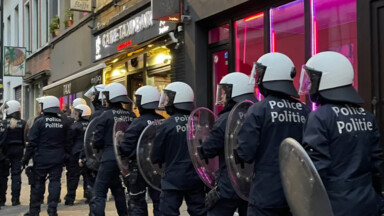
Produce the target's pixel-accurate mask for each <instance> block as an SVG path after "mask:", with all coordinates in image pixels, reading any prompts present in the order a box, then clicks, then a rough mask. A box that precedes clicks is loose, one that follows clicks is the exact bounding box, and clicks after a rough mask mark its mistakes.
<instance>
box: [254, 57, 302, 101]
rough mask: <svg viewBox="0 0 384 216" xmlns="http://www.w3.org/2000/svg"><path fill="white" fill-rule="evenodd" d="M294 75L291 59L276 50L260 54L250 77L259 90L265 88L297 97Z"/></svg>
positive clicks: (294, 70)
mask: <svg viewBox="0 0 384 216" xmlns="http://www.w3.org/2000/svg"><path fill="white" fill-rule="evenodd" d="M295 76H296V69H295V65H294V64H293V62H292V60H291V59H290V58H289V57H288V56H286V55H284V54H282V53H278V52H274V53H267V54H264V55H263V56H261V57H260V58H259V59H258V60H257V62H256V63H255V65H254V68H253V70H252V74H251V79H252V80H253V79H254V80H255V81H256V84H257V85H258V87H259V89H260V91H261V92H262V93H263V89H267V90H270V91H274V92H279V93H283V94H286V95H289V96H292V97H296V98H298V97H299V94H298V93H297V90H296V88H295V86H294V85H293V78H294V77H295Z"/></svg>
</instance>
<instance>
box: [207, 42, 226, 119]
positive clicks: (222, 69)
mask: <svg viewBox="0 0 384 216" xmlns="http://www.w3.org/2000/svg"><path fill="white" fill-rule="evenodd" d="M210 59H211V74H212V82H210V85H211V87H208V89H210V91H211V92H210V94H211V95H212V97H211V98H212V101H211V103H210V104H209V105H210V107H213V111H214V113H215V114H218V113H219V112H220V111H221V110H222V107H217V106H215V102H216V88H217V84H219V82H220V80H221V78H223V77H224V76H225V75H227V74H228V48H227V46H222V47H219V48H217V49H214V50H212V51H211V55H210Z"/></svg>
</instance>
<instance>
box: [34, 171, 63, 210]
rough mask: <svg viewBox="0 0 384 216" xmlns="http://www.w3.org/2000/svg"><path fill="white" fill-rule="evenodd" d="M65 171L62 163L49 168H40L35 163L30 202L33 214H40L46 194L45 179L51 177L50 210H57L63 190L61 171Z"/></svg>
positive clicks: (49, 190) (49, 189)
mask: <svg viewBox="0 0 384 216" xmlns="http://www.w3.org/2000/svg"><path fill="white" fill-rule="evenodd" d="M62 171H63V166H62V165H55V166H53V167H50V168H47V169H41V168H39V164H34V168H33V171H32V173H33V176H32V178H33V179H32V182H30V184H31V196H30V204H29V212H30V214H31V215H39V213H40V202H41V200H42V198H43V196H44V191H45V180H46V178H47V176H48V177H49V186H48V193H49V194H48V212H56V211H57V203H58V202H59V199H60V191H61V183H60V179H61V173H62Z"/></svg>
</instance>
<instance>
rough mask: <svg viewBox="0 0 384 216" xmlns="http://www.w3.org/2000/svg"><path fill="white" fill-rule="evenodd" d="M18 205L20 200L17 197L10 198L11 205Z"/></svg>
mask: <svg viewBox="0 0 384 216" xmlns="http://www.w3.org/2000/svg"><path fill="white" fill-rule="evenodd" d="M18 205H20V200H19V199H17V200H12V206H18Z"/></svg>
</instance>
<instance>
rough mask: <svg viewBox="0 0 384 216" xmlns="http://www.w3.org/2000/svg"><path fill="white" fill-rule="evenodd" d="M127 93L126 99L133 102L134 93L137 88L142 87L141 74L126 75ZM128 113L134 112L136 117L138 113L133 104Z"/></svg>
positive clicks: (142, 79)
mask: <svg viewBox="0 0 384 216" xmlns="http://www.w3.org/2000/svg"><path fill="white" fill-rule="evenodd" d="M127 84H128V85H127V91H128V97H129V98H131V99H132V100H135V92H136V90H137V89H138V88H140V87H141V86H143V85H144V78H143V72H139V73H135V74H131V75H128V77H127ZM130 111H134V112H135V113H136V116H138V114H139V113H138V111H137V110H135V104H134V103H133V104H132V106H131V107H130Z"/></svg>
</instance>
